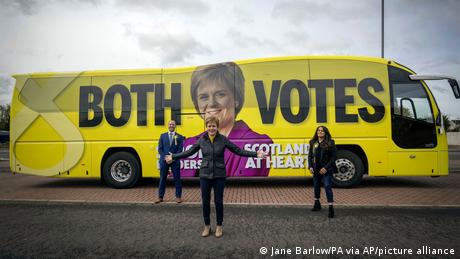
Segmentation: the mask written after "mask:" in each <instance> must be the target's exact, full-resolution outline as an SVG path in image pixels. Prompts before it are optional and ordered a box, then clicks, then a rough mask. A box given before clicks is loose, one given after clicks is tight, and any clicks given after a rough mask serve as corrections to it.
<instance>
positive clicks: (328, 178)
mask: <svg viewBox="0 0 460 259" xmlns="http://www.w3.org/2000/svg"><path fill="white" fill-rule="evenodd" d="M321 182H322V183H323V184H324V189H325V190H326V197H327V202H334V195H333V193H332V173H326V174H320V173H314V174H313V188H314V190H315V199H319V198H320V197H321Z"/></svg>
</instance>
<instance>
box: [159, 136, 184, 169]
mask: <svg viewBox="0 0 460 259" xmlns="http://www.w3.org/2000/svg"><path fill="white" fill-rule="evenodd" d="M184 139H185V138H184V137H183V136H182V135H180V134H177V132H176V134H175V135H174V139H173V141H172V145H170V144H169V131H168V132H165V133H163V134H161V135H160V140H159V141H158V153H160V165H163V164H166V162H165V155H169V152H171V153H173V154H175V153H179V152H182V149H184ZM177 162H178V163H179V161H177ZM173 163H176V162H173Z"/></svg>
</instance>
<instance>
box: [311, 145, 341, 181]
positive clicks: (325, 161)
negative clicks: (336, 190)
mask: <svg viewBox="0 0 460 259" xmlns="http://www.w3.org/2000/svg"><path fill="white" fill-rule="evenodd" d="M315 143H316V142H312V141H310V149H309V151H308V167H310V168H311V167H313V168H315V166H314V164H313V163H314V157H315V154H316V151H317V150H321V151H320V152H321V154H320V161H319V163H320V165H323V166H322V167H323V168H325V169H326V170H327V173H329V172H331V173H334V172H336V171H337V167H336V165H335V160H337V147H336V146H335V141H334V140H332V139H331V141H330V142H329V143H328V145H327V147H325V148H318V149H315V147H314V146H315ZM315 173H316V172H315Z"/></svg>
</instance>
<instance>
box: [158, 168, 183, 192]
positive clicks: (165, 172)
mask: <svg viewBox="0 0 460 259" xmlns="http://www.w3.org/2000/svg"><path fill="white" fill-rule="evenodd" d="M170 167H171V171H172V173H173V176H174V184H175V185H176V198H180V197H182V183H181V181H180V162H179V161H175V162H173V163H172V164H170V165H168V164H167V163H161V164H160V186H159V188H158V197H160V198H163V196H164V195H165V189H166V178H168V171H169V168H170Z"/></svg>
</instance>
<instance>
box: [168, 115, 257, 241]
mask: <svg viewBox="0 0 460 259" xmlns="http://www.w3.org/2000/svg"><path fill="white" fill-rule="evenodd" d="M218 127H219V119H217V118H216V117H208V118H207V119H206V129H207V134H204V135H203V136H202V137H200V139H198V142H197V143H195V144H194V145H193V146H192V147H191V148H190V149H189V150H187V151H184V152H182V153H177V154H172V155H167V156H165V160H166V162H167V163H172V161H173V160H175V159H180V158H184V157H189V156H191V155H193V154H195V153H196V152H198V150H200V149H201V152H202V153H203V158H202V161H201V165H200V187H201V200H202V206H203V218H204V224H205V227H204V230H203V232H202V234H201V235H202V236H203V237H207V236H209V234H210V232H211V220H210V216H209V215H210V212H211V206H210V201H211V197H210V196H211V189H214V203H215V205H216V219H217V224H216V225H217V226H216V233H215V234H216V237H221V236H222V235H223V230H222V222H223V219H224V203H223V201H224V187H225V179H226V177H227V172H226V170H225V160H224V152H225V149H226V148H228V149H229V150H230V151H231V152H233V153H235V154H238V155H240V156H247V157H259V158H264V157H265V156H266V154H265V153H264V152H263V151H261V150H259V151H258V152H252V151H247V150H243V149H240V148H239V147H238V146H237V145H235V144H233V143H232V142H231V141H230V140H228V139H227V138H226V137H225V136H224V135H221V134H219V132H218V131H217V128H218Z"/></svg>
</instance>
